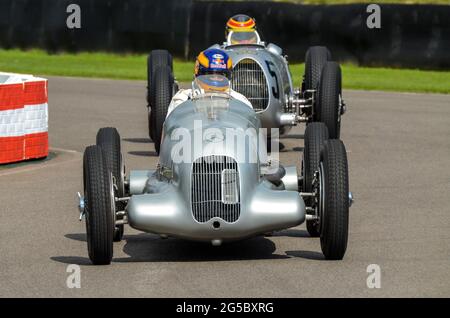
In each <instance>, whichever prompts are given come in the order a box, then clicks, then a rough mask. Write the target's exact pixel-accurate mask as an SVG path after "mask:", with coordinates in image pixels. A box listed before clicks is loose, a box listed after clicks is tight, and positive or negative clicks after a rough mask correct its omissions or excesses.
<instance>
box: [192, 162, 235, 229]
mask: <svg viewBox="0 0 450 318" xmlns="http://www.w3.org/2000/svg"><path fill="white" fill-rule="evenodd" d="M191 200H192V213H193V215H194V218H195V220H197V221H198V222H207V221H209V220H210V219H212V218H213V217H219V218H221V219H223V220H225V221H226V222H235V221H237V219H238V218H239V215H240V212H241V204H240V194H239V173H238V167H237V163H236V161H235V160H234V159H233V158H230V157H226V156H215V155H213V156H206V157H201V158H199V159H197V160H196V161H195V162H194V163H193V165H192V179H191Z"/></svg>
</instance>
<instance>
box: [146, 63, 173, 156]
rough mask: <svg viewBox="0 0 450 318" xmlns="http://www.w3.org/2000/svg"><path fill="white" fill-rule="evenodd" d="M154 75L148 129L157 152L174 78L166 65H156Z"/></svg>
mask: <svg viewBox="0 0 450 318" xmlns="http://www.w3.org/2000/svg"><path fill="white" fill-rule="evenodd" d="M154 75H155V76H154V81H153V84H152V95H151V97H152V99H151V105H152V110H151V115H150V130H152V132H151V136H152V137H153V138H152V139H153V142H154V143H155V150H156V152H157V153H158V154H159V148H160V145H161V137H162V129H163V124H164V121H165V120H166V116H167V110H168V108H169V104H170V101H171V100H172V94H173V83H174V80H173V76H172V72H171V70H170V68H169V67H168V66H160V67H158V68H157V69H156V71H155V74H154Z"/></svg>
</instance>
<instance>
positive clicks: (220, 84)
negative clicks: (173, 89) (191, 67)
mask: <svg viewBox="0 0 450 318" xmlns="http://www.w3.org/2000/svg"><path fill="white" fill-rule="evenodd" d="M192 92H193V96H194V97H196V98H198V97H201V96H202V95H210V94H219V95H227V96H229V94H230V81H229V80H228V78H226V77H225V76H223V75H217V74H208V75H200V76H197V77H196V78H195V80H194V81H193V82H192Z"/></svg>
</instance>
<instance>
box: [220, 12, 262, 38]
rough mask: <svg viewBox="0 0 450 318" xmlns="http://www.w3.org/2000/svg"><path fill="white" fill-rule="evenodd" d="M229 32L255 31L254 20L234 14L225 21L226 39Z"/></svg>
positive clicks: (244, 15) (243, 15)
mask: <svg viewBox="0 0 450 318" xmlns="http://www.w3.org/2000/svg"><path fill="white" fill-rule="evenodd" d="M230 31H238V32H239V31H244V32H245V31H246V32H248V31H256V22H255V19H253V18H251V17H249V16H248V15H246V14H236V15H234V16H232V17H231V18H230V19H228V21H227V26H226V28H225V38H228V34H229V33H230Z"/></svg>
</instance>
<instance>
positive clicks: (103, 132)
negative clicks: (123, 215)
mask: <svg viewBox="0 0 450 318" xmlns="http://www.w3.org/2000/svg"><path fill="white" fill-rule="evenodd" d="M96 139H97V146H100V147H101V149H102V152H103V157H104V158H105V160H106V164H107V167H108V171H109V172H111V173H112V176H113V188H114V192H113V195H114V196H117V197H124V196H125V186H124V178H125V177H124V174H125V168H124V164H123V161H122V153H121V147H120V135H119V132H118V131H117V129H116V128H113V127H106V128H101V129H100V130H99V131H98V133H97V138H96ZM124 208H125V206H124V204H123V203H122V202H119V203H118V204H117V209H118V210H124ZM123 232H124V226H123V224H120V225H116V226H115V227H114V242H119V241H120V240H121V239H122V236H123Z"/></svg>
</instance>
